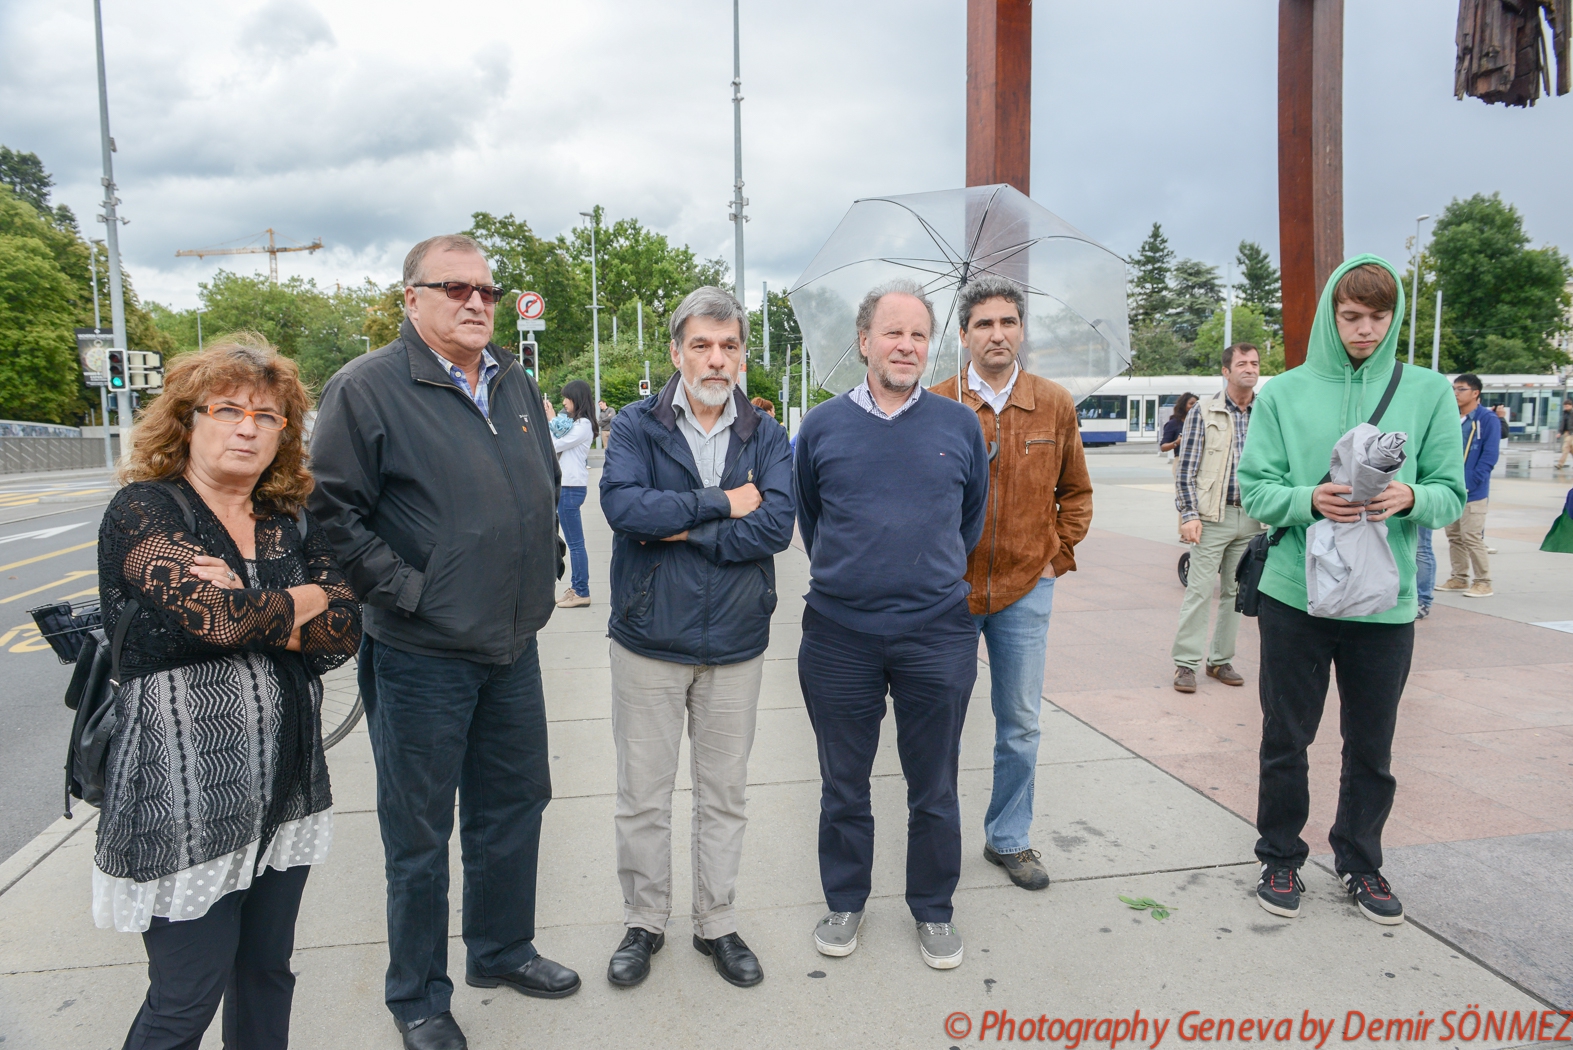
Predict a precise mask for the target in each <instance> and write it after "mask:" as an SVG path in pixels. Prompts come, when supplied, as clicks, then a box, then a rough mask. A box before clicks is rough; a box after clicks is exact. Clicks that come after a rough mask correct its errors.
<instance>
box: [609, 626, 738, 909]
mask: <svg viewBox="0 0 1573 1050" xmlns="http://www.w3.org/2000/svg"><path fill="white" fill-rule="evenodd" d="M611 647H612V739H613V740H614V741H615V743H616V745H617V806H616V809H615V810H614V812H613V824H614V826H615V829H616V835H617V879H618V881H619V882H620V883H621V884H622V888H623V923H624V924H625V925H627V926H641V927H643V928H645V929H647V930H651V931H653V932H655V933H663V932H665V930H666V923H667V920H668V919H669V918H670V917H671V914H672V786H673V783H674V782H675V780H676V778H677V760H678V749H679V747H680V745H681V743H682V738H683V723H684V721H685V716H686V721H687V723H688V743H689V752H690V760H691V761H690V776H691V777H692V780H693V785H694V819H693V831H692V834H691V836H690V851H691V853H692V855H693V869H694V887H693V920H694V932H695V933H696V934H698V935H699V936H700V937H702V938H704V939H706V940H712V939H714V938H716V937H722V936H725V935H726V934H729V933H736V932H737V918H736V915H735V913H734V911H733V906H732V905H733V899H734V897H735V896H736V893H737V869H738V867H739V865H740V864H741V863H742V859H743V829H744V828H745V827H746V826H747V824H748V818H747V817H746V816H745V814H744V811H743V796H744V792H745V791H746V789H747V787H748V753H749V751H750V750H751V749H752V747H753V745H754V718H755V714H756V712H757V710H758V708H759V681H760V675H761V672H762V671H763V669H764V664H765V658H764V654H762V653H761V654H760V655H759V656H756V657H754V658H753V659H752V660H745V661H744V662H743V663H740V664H729V665H727V666H724V667H697V666H695V665H693V664H679V663H672V662H670V661H667V660H652V659H650V658H649V657H647V656H640V655H639V654H637V653H634V652H631V651H630V650H628V649H625V648H623V647H622V646H621V645H618V644H617V643H616V642H615V641H614V642H612V643H611Z"/></svg>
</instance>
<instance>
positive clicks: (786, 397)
mask: <svg viewBox="0 0 1573 1050" xmlns="http://www.w3.org/2000/svg"><path fill="white" fill-rule="evenodd" d="M781 414H782V415H783V416H787V417H790V416H791V415H792V344H791V343H788V344H787V345H786V364H785V365H784V366H783V367H782V372H781Z"/></svg>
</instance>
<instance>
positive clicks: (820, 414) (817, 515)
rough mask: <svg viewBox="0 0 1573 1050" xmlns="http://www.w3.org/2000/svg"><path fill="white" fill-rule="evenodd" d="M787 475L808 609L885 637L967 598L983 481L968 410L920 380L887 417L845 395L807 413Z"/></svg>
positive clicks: (984, 455)
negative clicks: (805, 564) (921, 386)
mask: <svg viewBox="0 0 1573 1050" xmlns="http://www.w3.org/2000/svg"><path fill="white" fill-rule="evenodd" d="M793 479H794V480H793V488H794V489H795V491H796V495H797V523H798V528H799V530H800V531H801V533H802V536H803V546H804V548H805V549H806V550H807V551H808V554H809V558H810V573H811V579H810V581H809V591H808V595H807V600H808V604H809V605H811V606H813V607H814V611H816V612H818V613H820V614H821V615H823V616H826V617H829V618H830V619H832V620H834V621H835V622H836V623H839V624H841V626H843V627H848V628H850V629H852V630H854V631H859V632H862V633H864V634H874V635H884V636H891V635H899V634H906V633H908V632H910V631H913V630H916V629H917V628H919V627H922V626H923V625H924V624H926V623H928V622H929V621H930V620H932V619H934V618H935V617H936V616H938V615H940V614H941V613H943V612H945V611H946V610H948V609H950V608H952V607H953V606H954V605H955V604H956V603H957V602H961V601H965V600H966V598H967V595H968V594H969V593H970V591H971V588H970V587H969V586H968V585H967V582H966V575H967V554H968V553H969V552H970V551H971V550H972V548H973V547H974V546H976V545H977V542H978V539H979V538H980V537H981V536H982V535H983V515H984V510H985V508H986V507H987V504H988V489H989V453H988V448H987V447H986V446H985V445H984V443H983V428H982V427H980V426H978V417H977V414H976V413H975V412H973V411H972V410H971V409H969V408H967V407H966V406H965V405H962V404H960V403H958V402H955V401H951V400H949V399H948V398H944V397H940V396H939V395H937V394H930V393H928V392H927V391H925V392H924V393H923V394H922V395H920V396H919V398H918V400H917V403H916V404H915V405H913V406H912V407H911V408H910V409H908V410H907V411H905V412H903V413H902V414H901V415H899V416H897V417H896V418H895V419H884V418H881V417H879V416H876V415H874V414H873V413H871V412H868V411H866V410H865V409H863V408H861V407H860V406H858V405H857V404H856V403H854V402H853V401H852V399H851V398H850V397H848V396H847V395H846V394H841V395H839V396H838V397H835V398H832V399H831V400H829V401H826V402H825V403H824V404H822V405H820V406H818V407H817V408H815V409H814V410H813V411H811V412H809V414H808V415H806V416H804V417H803V425H802V429H801V430H799V432H798V437H797V452H796V460H795V462H794V464H793Z"/></svg>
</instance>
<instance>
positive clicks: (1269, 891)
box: [1256, 864, 1305, 919]
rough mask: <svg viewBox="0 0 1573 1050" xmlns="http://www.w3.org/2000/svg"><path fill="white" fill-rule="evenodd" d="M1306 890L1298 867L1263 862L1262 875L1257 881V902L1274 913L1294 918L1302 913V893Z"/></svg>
mask: <svg viewBox="0 0 1573 1050" xmlns="http://www.w3.org/2000/svg"><path fill="white" fill-rule="evenodd" d="M1304 890H1305V883H1303V882H1301V881H1300V872H1299V870H1298V869H1296V868H1291V867H1289V866H1288V865H1287V864H1272V865H1268V864H1263V865H1262V877H1261V878H1260V879H1259V880H1257V883H1256V903H1257V904H1260V905H1261V906H1262V908H1263V909H1264V910H1266V911H1270V912H1272V913H1273V914H1274V915H1282V916H1283V917H1284V918H1286V919H1293V918H1295V917H1297V916H1298V915H1299V914H1300V894H1301V893H1302V892H1303V891H1304Z"/></svg>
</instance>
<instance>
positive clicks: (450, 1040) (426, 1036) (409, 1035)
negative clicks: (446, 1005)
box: [393, 1010, 470, 1050]
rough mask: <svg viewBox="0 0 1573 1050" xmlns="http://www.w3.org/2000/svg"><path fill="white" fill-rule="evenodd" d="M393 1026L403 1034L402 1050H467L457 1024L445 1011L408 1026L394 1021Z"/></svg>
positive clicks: (466, 1042)
mask: <svg viewBox="0 0 1573 1050" xmlns="http://www.w3.org/2000/svg"><path fill="white" fill-rule="evenodd" d="M393 1025H394V1027H395V1028H397V1029H398V1030H399V1031H400V1032H402V1033H403V1034H404V1050H469V1046H470V1044H469V1041H468V1040H466V1039H465V1038H464V1033H463V1032H461V1031H459V1022H457V1021H455V1020H454V1019H453V1014H451V1013H449V1012H448V1011H446V1010H444V1011H443V1012H442V1013H440V1014H433V1015H432V1016H430V1017H423V1018H421V1019H420V1020H419V1021H411V1022H410V1023H408V1024H405V1023H404V1022H403V1021H399V1020H395V1021H394V1022H393Z"/></svg>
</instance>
